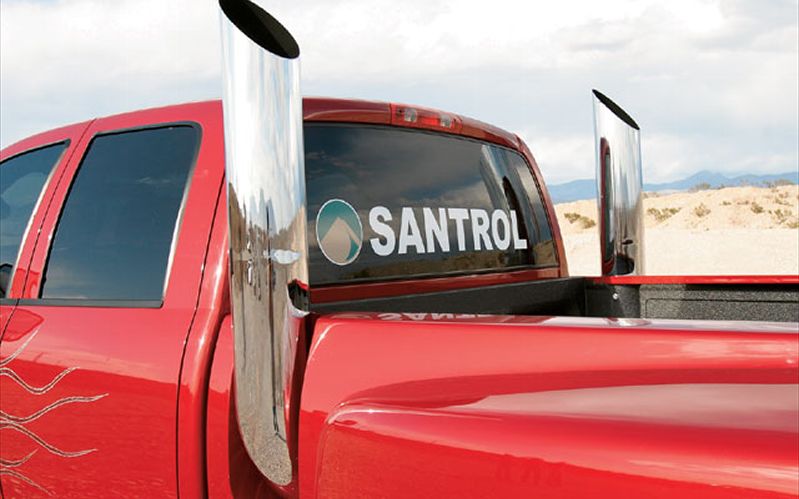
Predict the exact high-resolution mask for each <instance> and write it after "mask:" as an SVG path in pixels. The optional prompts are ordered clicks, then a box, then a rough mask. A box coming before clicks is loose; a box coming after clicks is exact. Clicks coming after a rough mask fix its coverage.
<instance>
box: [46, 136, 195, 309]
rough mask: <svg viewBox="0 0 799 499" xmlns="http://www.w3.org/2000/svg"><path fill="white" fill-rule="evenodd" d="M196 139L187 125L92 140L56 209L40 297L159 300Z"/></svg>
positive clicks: (161, 294) (192, 160)
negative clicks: (57, 215)
mask: <svg viewBox="0 0 799 499" xmlns="http://www.w3.org/2000/svg"><path fill="white" fill-rule="evenodd" d="M198 140H199V131H198V129H196V128H194V127H192V126H171V127H164V128H153V129H146V130H137V131H131V132H124V133H115V134H108V135H100V136H98V137H95V138H94V139H93V140H92V142H91V144H90V145H89V148H88V150H87V152H86V155H85V156H84V158H83V162H82V163H81V165H80V168H79V169H78V172H77V174H76V177H75V179H74V181H73V182H72V186H71V188H70V192H69V195H68V196H67V200H66V202H65V204H64V208H63V210H62V212H61V218H60V219H59V222H58V226H57V228H56V231H55V236H54V238H53V243H52V246H51V249H50V256H49V260H48V263H47V269H46V272H45V279H44V285H43V288H42V293H41V297H42V298H63V299H78V300H123V301H152V300H161V299H162V296H163V289H164V279H165V276H166V272H167V265H168V261H169V256H170V253H171V247H172V241H173V237H174V234H175V232H176V230H175V228H176V224H177V221H178V215H179V212H180V207H181V205H182V202H183V198H184V192H185V190H186V184H187V181H188V178H189V172H190V170H191V167H192V165H193V162H194V157H195V154H196V151H197V144H198Z"/></svg>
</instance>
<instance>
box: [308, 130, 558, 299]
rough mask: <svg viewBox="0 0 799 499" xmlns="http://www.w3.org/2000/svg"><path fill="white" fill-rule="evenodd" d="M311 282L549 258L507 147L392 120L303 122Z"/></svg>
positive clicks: (535, 198) (540, 223)
mask: <svg viewBox="0 0 799 499" xmlns="http://www.w3.org/2000/svg"><path fill="white" fill-rule="evenodd" d="M305 161H306V175H307V185H308V201H309V203H308V208H309V209H308V222H309V223H308V227H309V234H308V241H309V243H310V262H309V263H310V269H309V270H310V272H309V273H310V276H311V284H316V285H320V284H334V283H344V282H359V281H370V280H387V279H401V278H419V277H426V276H431V277H434V276H441V275H449V274H463V273H476V272H491V271H500V270H506V269H520V268H530V267H546V266H555V265H557V260H556V257H555V251H554V244H553V242H552V234H551V230H550V227H549V223H548V221H547V217H546V214H545V213H544V209H543V207H542V205H541V199H540V197H539V194H538V189H537V187H536V185H535V181H534V179H533V176H532V173H531V172H530V169H529V167H528V165H527V163H526V162H525V160H524V158H523V157H522V156H521V155H519V154H518V153H517V152H516V151H513V150H511V149H507V148H504V147H500V146H496V145H494V144H489V143H486V142H482V141H477V140H471V139H466V138H462V137H457V136H453V135H446V134H439V133H433V132H427V131H419V130H407V129H401V128H395V127H380V126H365V125H342V124H313V125H306V127H305Z"/></svg>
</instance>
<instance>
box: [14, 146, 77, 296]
mask: <svg viewBox="0 0 799 499" xmlns="http://www.w3.org/2000/svg"><path fill="white" fill-rule="evenodd" d="M71 142H72V140H71V139H68V138H66V139H61V140H56V141H53V142H49V143H46V144H41V145H37V146H35V147H33V148H31V149H26V150H24V151H20V152H18V153H15V154H12V155H10V156H9V157H7V158H4V159H3V160H2V161H0V168H2V167H3V164H5V163H8V162H9V161H12V160H14V159H16V158H18V157H20V156H23V155H25V154H30V153H34V152H36V151H39V150H42V149H47V148H48V147H54V146H58V145H63V149H62V150H61V153H60V154H59V155H58V158H56V160H55V162H54V163H53V166H52V167H51V168H50V172H49V173H48V174H47V178H46V179H45V180H44V183H42V188H41V190H40V191H39V196H38V197H37V198H36V202H35V203H34V205H33V209H32V210H31V214H30V216H29V217H28V223H27V224H25V230H24V231H22V237H21V238H20V240H19V248H18V249H17V255H16V256H15V257H14V266H13V267H12V268H11V275H10V276H9V278H8V285H9V289H8V290H6V291H10V290H11V288H10V286H11V283H13V282H14V278H15V277H16V274H17V269H18V268H19V257H20V256H22V251H23V249H24V246H25V241H26V240H27V239H28V235H29V234H30V230H31V227H32V226H33V220H34V218H36V213H37V212H38V211H39V208H40V207H41V204H42V201H44V198H45V193H46V192H47V188H48V187H49V186H50V182H52V181H53V177H55V173H56V170H58V166H59V165H60V164H61V162H62V161H63V160H64V157H65V156H66V153H67V151H69V150H70V149H69V148H70V145H71ZM0 300H2V301H3V303H5V302H9V303H11V302H13V303H16V302H17V300H18V299H17V298H8V297H7V296H3V297H0Z"/></svg>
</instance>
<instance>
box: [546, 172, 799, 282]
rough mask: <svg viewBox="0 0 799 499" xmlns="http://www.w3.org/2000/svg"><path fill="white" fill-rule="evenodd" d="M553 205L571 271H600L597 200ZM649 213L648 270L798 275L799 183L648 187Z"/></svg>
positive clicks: (579, 273) (583, 272) (698, 273)
mask: <svg viewBox="0 0 799 499" xmlns="http://www.w3.org/2000/svg"><path fill="white" fill-rule="evenodd" d="M555 209H556V211H557V213H558V221H559V223H560V227H561V232H562V233H563V238H564V241H565V244H566V258H567V260H568V262H569V271H570V273H571V274H572V275H598V274H599V234H598V229H597V227H596V220H597V211H596V201H595V200H586V201H575V202H573V203H563V204H559V205H556V207H555ZM644 212H645V226H646V235H645V248H646V249H645V258H646V273H647V274H652V275H655V274H660V275H675V274H677V275H679V274H692V275H714V274H716V275H717V274H799V217H797V215H799V186H795V185H792V186H781V187H773V188H758V187H731V188H726V189H716V190H706V191H698V192H680V193H675V194H669V195H654V194H648V195H647V197H646V199H644ZM592 224H593V225H592Z"/></svg>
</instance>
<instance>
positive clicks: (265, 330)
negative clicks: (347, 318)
mask: <svg viewBox="0 0 799 499" xmlns="http://www.w3.org/2000/svg"><path fill="white" fill-rule="evenodd" d="M219 5H220V7H221V10H222V16H221V23H222V49H223V59H222V60H223V80H224V93H223V107H224V123H225V160H226V164H225V173H226V175H227V195H228V209H229V210H228V211H229V213H228V216H229V218H228V221H229V229H230V247H231V248H230V267H231V280H230V287H231V289H230V294H231V302H232V308H233V328H234V336H235V380H236V409H237V413H238V419H239V428H240V430H241V434H242V439H243V440H244V444H245V447H246V448H247V451H248V453H249V454H250V457H251V458H252V459H253V461H254V462H255V464H256V465H257V466H258V468H259V470H260V471H261V473H263V474H264V475H265V476H266V477H267V478H269V479H270V480H272V481H273V482H275V483H277V484H281V485H284V484H288V483H289V482H291V479H292V465H291V457H290V450H289V449H290V442H291V435H290V432H291V428H287V426H288V425H287V421H289V417H290V412H291V410H292V408H291V402H292V400H291V397H292V386H293V384H294V381H295V380H294V375H295V373H296V369H297V365H296V364H297V342H298V339H299V337H300V336H299V335H300V334H302V332H303V330H304V317H305V315H306V314H307V310H308V300H307V290H308V258H307V257H308V244H307V241H306V200H305V167H304V162H303V140H302V98H301V95H300V74H299V55H300V51H299V47H298V46H297V43H296V41H295V40H294V38H293V37H292V36H291V34H290V33H289V32H288V31H287V30H286V29H285V28H284V27H283V26H282V25H281V24H280V23H279V22H278V21H277V20H275V19H274V18H273V17H272V16H271V15H269V14H268V13H267V12H266V11H265V10H263V9H262V8H260V7H259V6H257V5H256V4H254V3H252V2H250V1H249V0H220V2H219Z"/></svg>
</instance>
